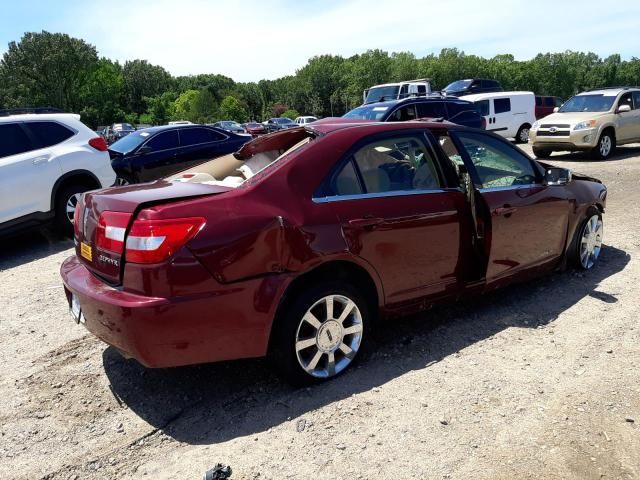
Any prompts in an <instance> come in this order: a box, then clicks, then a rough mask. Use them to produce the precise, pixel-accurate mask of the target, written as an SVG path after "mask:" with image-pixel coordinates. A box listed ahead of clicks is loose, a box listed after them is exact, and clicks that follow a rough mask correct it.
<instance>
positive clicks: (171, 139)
mask: <svg viewBox="0 0 640 480" xmlns="http://www.w3.org/2000/svg"><path fill="white" fill-rule="evenodd" d="M145 145H146V146H148V147H151V149H152V150H169V149H170V148H178V132H177V131H176V130H171V131H169V132H162V133H159V134H158V135H156V136H155V137H153V138H152V139H151V140H149V141H148V142H147V143H145Z"/></svg>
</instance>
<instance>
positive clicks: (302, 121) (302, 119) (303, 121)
mask: <svg viewBox="0 0 640 480" xmlns="http://www.w3.org/2000/svg"><path fill="white" fill-rule="evenodd" d="M316 120H318V119H317V118H316V117H312V116H306V117H297V118H296V119H295V120H294V121H295V122H296V123H297V124H298V125H308V124H310V123H313V122H315V121H316Z"/></svg>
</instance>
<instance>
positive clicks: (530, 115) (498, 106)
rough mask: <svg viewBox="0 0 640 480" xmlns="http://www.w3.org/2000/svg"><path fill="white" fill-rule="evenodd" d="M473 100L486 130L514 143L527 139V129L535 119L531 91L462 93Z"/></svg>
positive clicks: (469, 99)
mask: <svg viewBox="0 0 640 480" xmlns="http://www.w3.org/2000/svg"><path fill="white" fill-rule="evenodd" d="M459 98H460V99H462V100H468V101H469V102H473V103H475V104H476V106H477V107H478V112H479V113H480V115H482V116H483V117H484V119H485V121H486V127H485V128H486V130H488V131H489V132H493V133H496V134H498V135H500V136H501V137H504V138H513V139H515V141H516V143H527V142H528V141H529V130H530V129H531V126H532V125H533V124H534V123H535V121H536V97H535V95H534V94H533V92H492V93H476V94H473V95H463V96H461V97H459Z"/></svg>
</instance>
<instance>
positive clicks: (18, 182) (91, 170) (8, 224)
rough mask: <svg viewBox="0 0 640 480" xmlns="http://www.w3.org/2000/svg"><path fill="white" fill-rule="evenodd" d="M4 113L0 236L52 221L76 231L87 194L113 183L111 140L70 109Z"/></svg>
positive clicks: (0, 136) (62, 228) (0, 133)
mask: <svg viewBox="0 0 640 480" xmlns="http://www.w3.org/2000/svg"><path fill="white" fill-rule="evenodd" d="M7 113H10V112H8V111H5V112H0V115H1V114H4V116H0V234H8V233H13V232H15V231H17V230H20V229H22V228H24V227H29V226H32V225H36V224H40V223H44V222H48V221H51V220H53V221H54V223H55V225H56V227H57V229H58V230H59V231H60V232H61V233H64V234H69V233H71V232H73V213H74V210H75V205H76V203H77V201H78V197H79V196H80V194H82V193H83V192H86V191H88V190H93V189H97V188H102V187H108V186H111V185H113V183H114V182H115V179H116V174H115V172H114V171H113V169H112V168H111V161H110V160H109V153H108V152H107V144H106V142H105V141H104V139H103V138H102V137H99V136H97V135H96V133H95V132H93V131H92V130H91V129H89V127H87V126H86V125H84V124H83V123H82V122H81V121H80V116H79V115H75V114H69V113H42V114H32V113H30V114H20V115H11V114H9V115H7Z"/></svg>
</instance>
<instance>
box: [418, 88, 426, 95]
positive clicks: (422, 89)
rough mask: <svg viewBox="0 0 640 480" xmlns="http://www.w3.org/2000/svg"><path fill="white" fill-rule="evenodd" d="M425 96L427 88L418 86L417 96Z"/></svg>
mask: <svg viewBox="0 0 640 480" xmlns="http://www.w3.org/2000/svg"><path fill="white" fill-rule="evenodd" d="M426 94H427V87H425V86H424V85H418V95H421V96H422V95H426Z"/></svg>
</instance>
